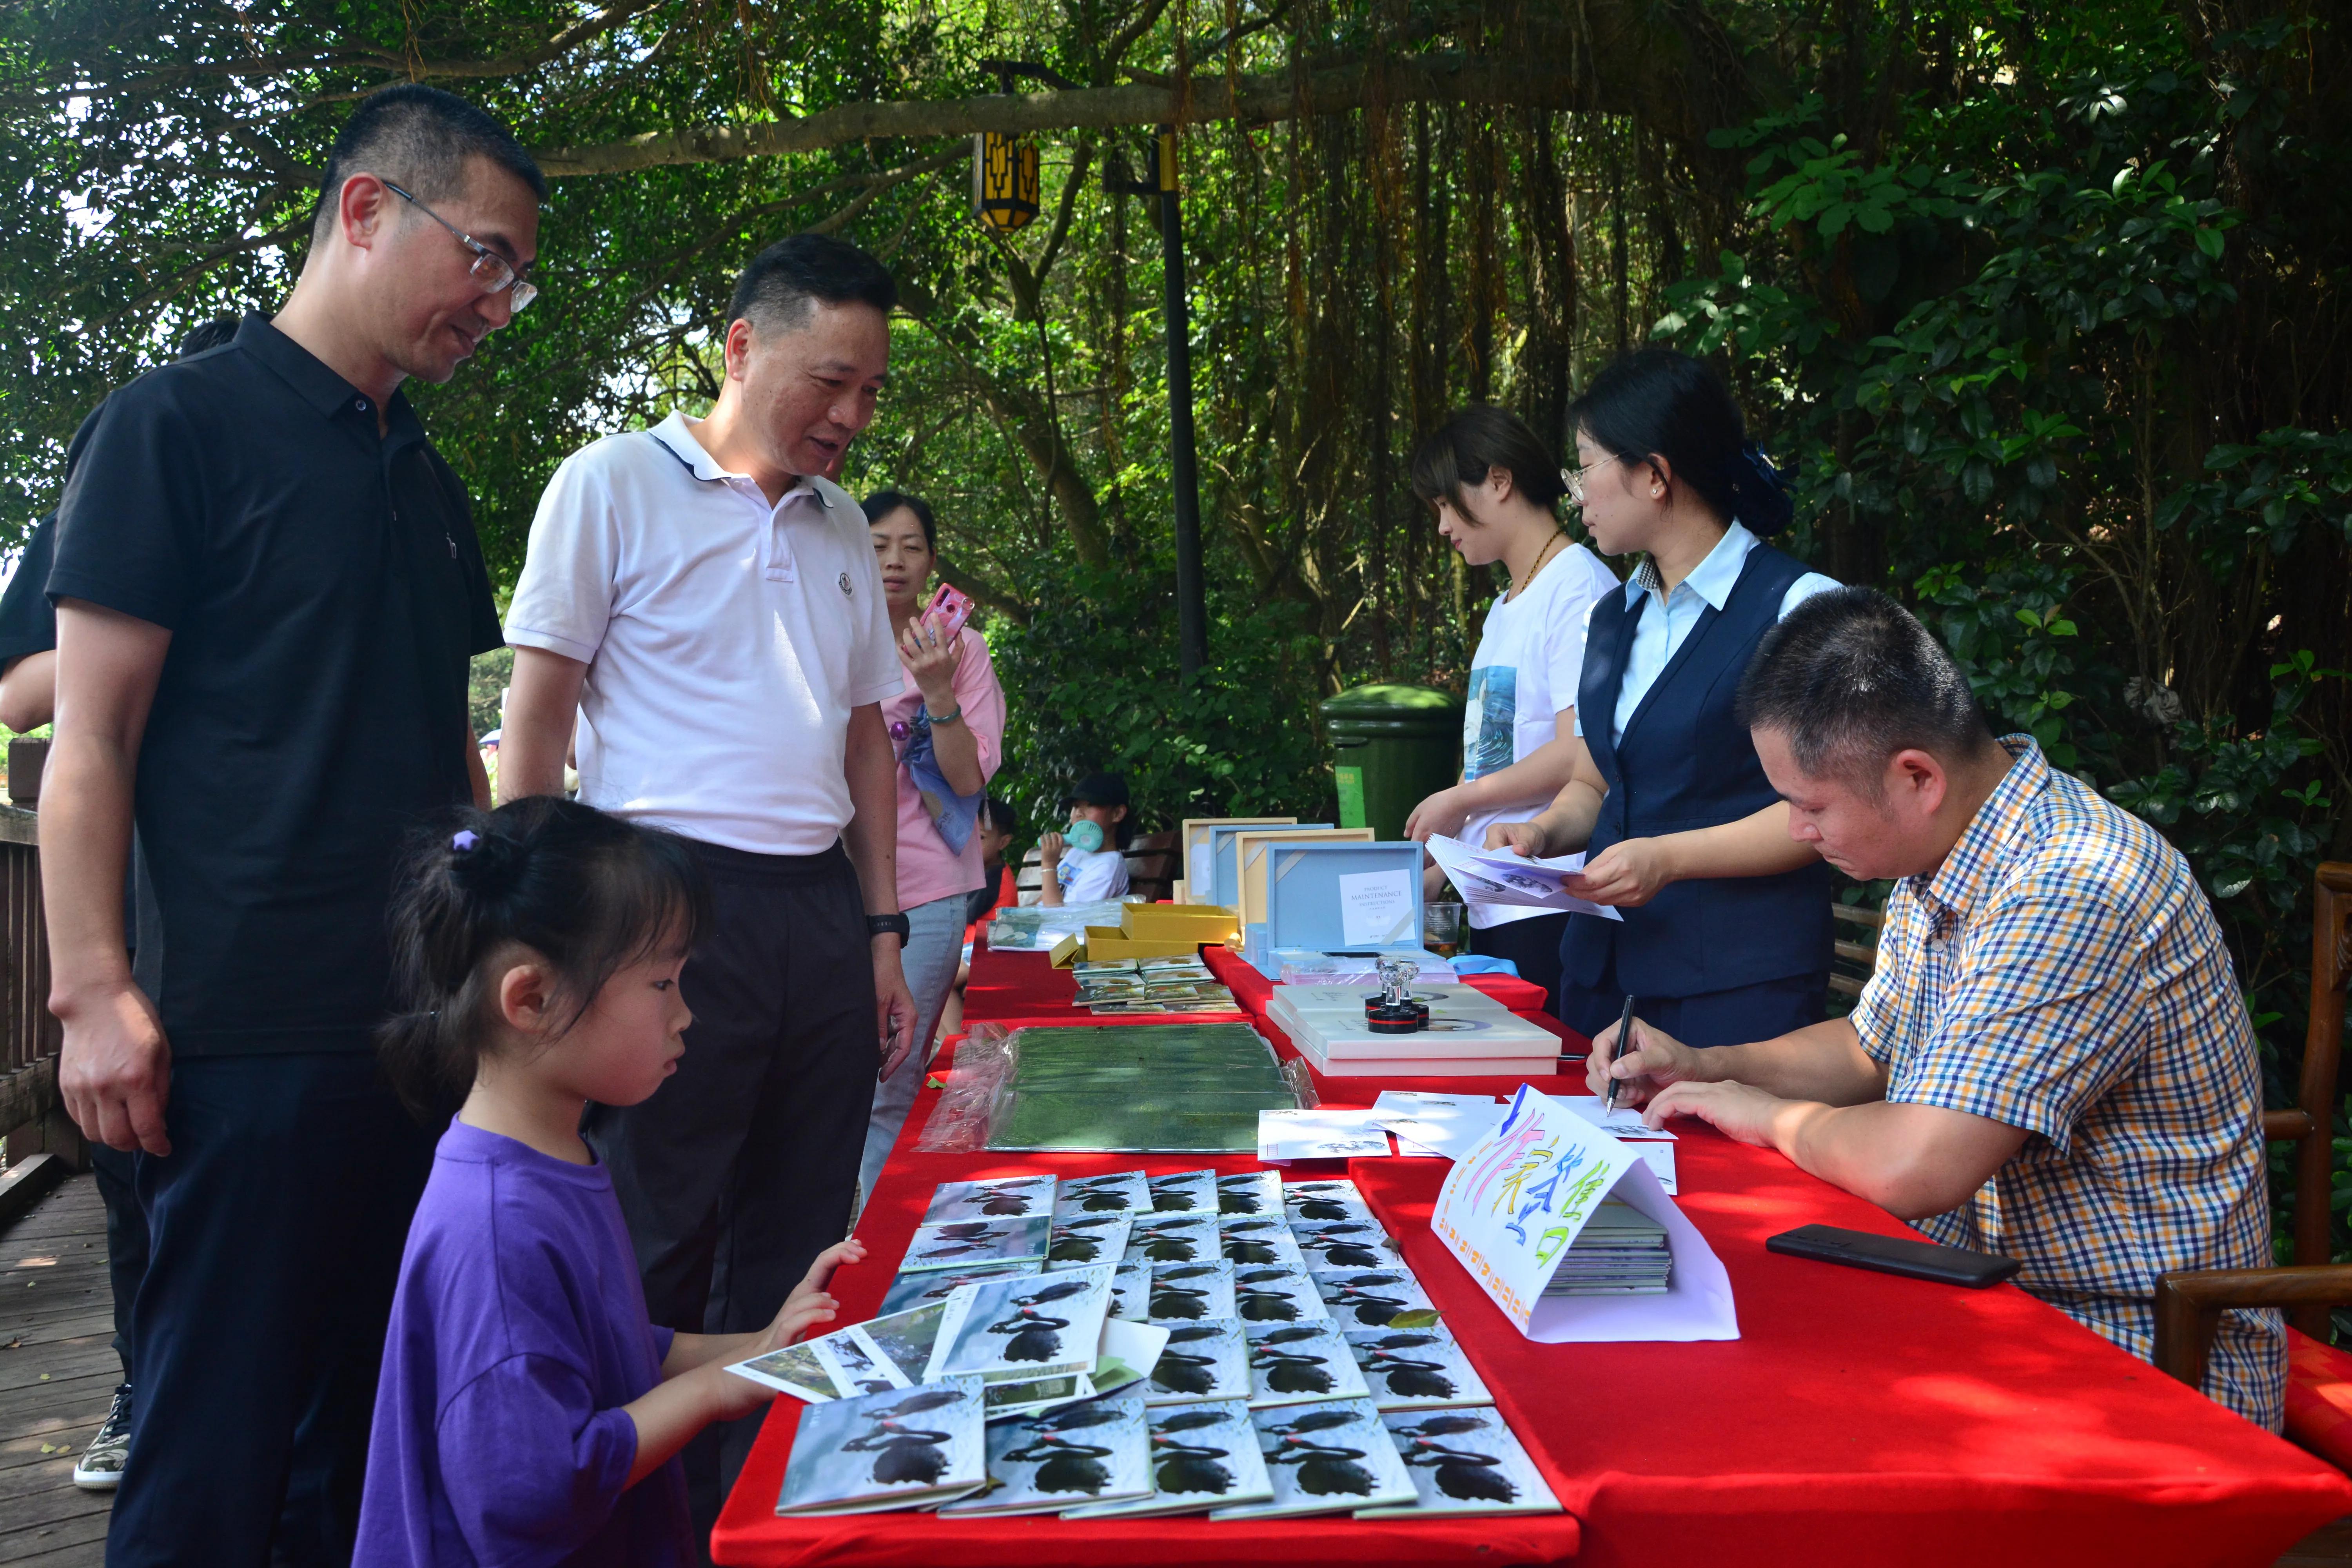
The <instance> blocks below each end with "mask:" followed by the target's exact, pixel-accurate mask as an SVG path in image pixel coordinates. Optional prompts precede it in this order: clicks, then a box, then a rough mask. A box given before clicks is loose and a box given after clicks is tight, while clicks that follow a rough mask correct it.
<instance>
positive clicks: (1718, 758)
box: [1560, 544, 1832, 996]
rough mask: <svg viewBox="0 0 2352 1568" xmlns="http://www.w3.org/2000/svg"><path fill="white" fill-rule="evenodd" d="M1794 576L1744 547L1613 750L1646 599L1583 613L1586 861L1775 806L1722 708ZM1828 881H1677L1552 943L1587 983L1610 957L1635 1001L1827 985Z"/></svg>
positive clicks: (1777, 555) (1812, 869)
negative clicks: (1625, 844)
mask: <svg viewBox="0 0 2352 1568" xmlns="http://www.w3.org/2000/svg"><path fill="white" fill-rule="evenodd" d="M1805 571H1806V568H1805V566H1804V564H1803V563H1801V562H1799V561H1796V560H1794V559H1793V558H1791V557H1790V556H1788V555H1786V554H1784V553H1782V552H1780V551H1778V550H1775V549H1773V548H1772V547H1771V546H1770V545H1769V544H1759V545H1757V546H1756V548H1755V549H1754V550H1752V551H1750V552H1748V560H1747V561H1746V563H1744V564H1743V565H1742V566H1741V567H1740V572H1739V581H1738V582H1737V583H1736V584H1733V585H1732V589H1731V593H1730V595H1729V596H1728V597H1727V598H1726V599H1725V600H1724V605H1723V608H1722V609H1721V610H1719V611H1718V610H1717V609H1716V608H1715V607H1714V606H1713V605H1708V606H1706V608H1704V609H1702V610H1701V611H1700V612H1699V617H1698V623H1697V625H1696V626H1692V627H1691V630H1690V635H1689V636H1687V637H1685V638H1684V639H1683V645H1682V647H1679V648H1676V649H1675V655H1674V657H1673V658H1671V659H1669V660H1667V661H1666V668H1664V670H1662V671H1661V672H1659V675H1658V679H1657V680H1656V682H1655V683H1654V684H1653V685H1652V686H1651V688H1650V689H1649V692H1648V693H1647V694H1646V695H1645V696H1644V697H1643V699H1642V701H1641V704H1640V705H1639V706H1638V707H1636V708H1635V709H1634V710H1633V717H1632V718H1631V719H1630V720H1628V721H1626V724H1625V733H1624V735H1623V736H1622V738H1619V739H1616V740H1613V741H1612V739H1611V736H1610V731H1611V730H1612V727H1613V726H1614V723H1615V714H1616V712H1617V694H1618V691H1619V690H1620V689H1622V686H1623V684H1624V679H1625V662H1626V659H1627V658H1628V657H1629V655H1630V653H1631V651H1632V649H1633V628H1634V626H1635V625H1636V624H1637V623H1638V622H1639V621H1640V620H1641V618H1642V615H1643V612H1644V611H1645V610H1647V609H1648V607H1649V605H1650V604H1651V602H1652V599H1653V597H1654V595H1647V594H1644V595H1643V596H1642V598H1641V600H1640V602H1639V603H1638V604H1637V605H1635V606H1634V607H1633V610H1632V611H1631V613H1628V611H1627V609H1626V605H1625V595H1624V594H1622V592H1621V593H1615V594H1610V595H1604V596H1603V597H1602V598H1601V600H1600V602H1599V603H1597V604H1595V605H1593V606H1592V621H1591V630H1590V631H1589V632H1588V634H1587V636H1586V638H1585V644H1584V676H1583V679H1582V680H1581V681H1580V683H1579V687H1578V690H1577V694H1576V711H1577V713H1578V715H1579V717H1580V719H1581V720H1582V721H1583V726H1584V743H1585V746H1586V747H1587V748H1588V749H1589V750H1590V751H1591V753H1592V761H1593V763H1594V764H1595V765H1596V766H1597V767H1599V769H1600V770H1601V777H1602V778H1603V779H1606V780H1607V781H1608V783H1609V793H1608V795H1606V796H1605V797H1604V798H1603V799H1602V801H1601V817H1600V820H1599V821H1598V822H1596V823H1595V824H1594V825H1593V829H1592V838H1591V844H1590V846H1589V848H1590V849H1591V852H1592V853H1593V854H1596V855H1597V854H1599V853H1600V852H1601V850H1603V849H1606V848H1607V847H1609V846H1611V845H1612V844H1614V843H1616V842H1617V841H1618V840H1619V839H1622V838H1647V837H1656V836H1657V835H1660V834H1665V833H1680V832H1684V831H1685V830H1687V829H1690V828H1696V827H1716V826H1721V825H1722V824H1724V823H1727V822H1736V821H1738V819H1739V818H1741V817H1743V816H1750V815H1752V814H1753V813H1755V812H1758V811H1761V810H1762V809H1763V808H1764V807H1766V806H1768V805H1771V804H1772V803H1773V802H1774V801H1775V800H1777V799H1779V798H1780V797H1779V796H1778V795H1775V794H1774V793H1773V791H1772V785H1771V784H1770V782H1769V780H1767V779H1766V778H1765V776H1764V764H1763V763H1760V762H1759V761H1757V758H1756V747H1755V744H1754V743H1753V742H1750V741H1749V739H1748V731H1747V729H1746V728H1745V727H1744V726H1743V725H1741V724H1740V722H1739V721H1738V718H1737V716H1736V715H1735V713H1734V711H1733V704H1734V700H1735V699H1736V698H1737V697H1738V690H1739V678H1740V676H1741V675H1742V674H1744V673H1745V672H1746V671H1747V668H1748V660H1749V659H1750V658H1754V657H1755V654H1756V645H1757V643H1758V642H1759V641H1760V640H1761V639H1762V637H1763V636H1764V634H1765V633H1766V632H1767V631H1768V630H1769V629H1770V628H1771V626H1772V625H1773V623H1774V622H1775V621H1777V620H1779V619H1780V601H1781V599H1782V598H1783V597H1785V596H1786V595H1787V594H1788V592H1789V589H1790V586H1791V585H1792V584H1795V582H1796V581H1797V579H1798V578H1800V577H1801V576H1803V575H1804V574H1805ZM1663 613H1664V612H1663V611H1661V614H1663ZM1831 881H1832V878H1831V873H1830V868H1828V867H1827V866H1826V865H1822V864H1821V863H1820V862H1815V863H1814V864H1812V865H1811V866H1807V867H1804V868H1801V869H1800V870H1795V871H1790V872H1786V873H1783V874H1782V875H1780V876H1777V877H1720V878H1708V879H1701V880H1695V881H1688V882H1676V883H1675V884H1674V885H1673V886H1672V887H1670V888H1668V889H1665V890H1664V892H1662V893H1660V894H1659V895H1658V896H1657V897H1656V898H1654V899H1653V900H1650V902H1648V903H1647V904H1644V905H1643V906H1642V907H1641V908H1640V909H1629V910H1623V911H1622V913H1623V914H1624V916H1625V920H1624V923H1623V924H1622V925H1621V924H1619V923H1618V922H1616V921H1604V920H1601V919H1600V918H1598V917H1596V916H1593V915H1581V914H1580V915H1570V917H1569V919H1568V931H1567V934H1566V935H1565V936H1564V937H1563V938H1562V939H1561V941H1560V969H1561V973H1562V974H1563V975H1564V976H1565V977H1566V978H1567V979H1570V980H1572V981H1575V982H1576V983H1577V984H1580V985H1587V986H1593V985H1598V984H1601V975H1602V973H1603V971H1604V970H1605V968H1606V966H1607V964H1608V962H1609V958H1610V955H1611V953H1612V951H1613V952H1614V953H1615V955H1616V959H1617V979H1616V984H1618V985H1619V986H1620V987H1622V989H1624V990H1627V991H1630V992H1632V993H1633V994H1635V995H1636V996H1703V995H1706V994H1708V993H1709V992H1715V991H1727V990H1729V989H1731V988H1732V987H1734V986H1738V985H1753V984H1758V983H1759V982H1762V981H1767V980H1780V979H1784V978H1786V977H1788V976H1790V975H1798V974H1808V973H1816V972H1818V973H1821V974H1822V976H1823V977H1824V981H1826V977H1827V975H1828V973H1829V967H1830V940H1831V938H1830V886H1831Z"/></svg>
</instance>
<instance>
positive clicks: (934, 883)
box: [882, 628, 1004, 910]
mask: <svg viewBox="0 0 2352 1568" xmlns="http://www.w3.org/2000/svg"><path fill="white" fill-rule="evenodd" d="M956 635H957V636H958V637H961V639H962V641H963V658H962V660H961V662H960V663H958V664H957V666H956V674H955V694H956V700H957V701H959V702H961V703H962V704H963V719H962V722H963V723H965V724H967V725H969V726H971V733H972V738H973V739H974V740H976V741H977V742H980V776H981V777H982V779H992V778H994V777H995V776H996V767H997V764H998V763H1000V762H1002V761H1003V758H1004V689H1003V687H1001V686H999V685H997V684H996V667H995V666H994V665H992V664H991V663H989V662H988V645H987V644H986V643H984V642H982V640H981V638H980V634H979V633H977V632H974V631H972V630H971V629H970V628H966V629H965V630H963V631H961V632H959V633H957V634H956ZM900 662H901V666H902V667H903V665H904V660H901V661H900ZM922 703H923V694H922V692H921V690H920V689H918V688H917V687H916V685H915V677H914V674H913V672H912V671H908V674H907V686H906V689H905V690H903V691H901V692H899V693H898V696H896V697H886V698H884V699H883V700H882V722H883V723H884V724H885V725H886V726H887V727H888V728H889V729H890V731H891V737H890V743H891V745H892V746H893V747H894V748H896V749H897V750H898V751H899V752H905V751H906V749H907V742H906V739H905V737H904V735H903V733H902V732H901V731H899V730H898V726H899V725H901V724H907V723H911V722H912V721H914V717H915V714H916V712H917V710H919V709H920V708H921V707H922ZM985 881H987V878H985V877H983V876H982V874H981V869H980V829H979V828H978V827H977V826H975V827H974V828H973V829H972V833H971V837H970V838H968V839H966V840H965V841H964V847H963V853H962V854H961V855H954V854H950V853H949V851H948V845H947V840H946V839H944V838H941V837H940V830H939V828H938V826H935V825H934V824H933V823H932V821H931V814H930V813H929V811H928V810H926V809H925V808H924V806H923V797H922V796H921V795H919V794H918V793H916V790H915V780H914V777H913V775H912V774H910V773H908V772H907V765H906V763H899V764H898V907H899V908H900V909H902V910H911V909H913V908H914V907H915V906H916V905H917V904H928V903H929V902H930V901H931V900H934V899H946V898H952V897H954V896H956V895H957V894H960V893H969V892H971V890H972V889H974V888H977V887H979V886H981V885H982V883H984V882H985Z"/></svg>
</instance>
